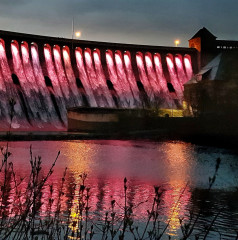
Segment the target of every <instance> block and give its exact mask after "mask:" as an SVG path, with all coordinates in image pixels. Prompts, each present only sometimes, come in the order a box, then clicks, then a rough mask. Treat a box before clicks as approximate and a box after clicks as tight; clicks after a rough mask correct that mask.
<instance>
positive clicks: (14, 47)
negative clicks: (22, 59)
mask: <svg viewBox="0 0 238 240" xmlns="http://www.w3.org/2000/svg"><path fill="white" fill-rule="evenodd" d="M12 51H13V54H14V55H16V54H17V53H18V49H17V47H16V46H15V44H12Z"/></svg>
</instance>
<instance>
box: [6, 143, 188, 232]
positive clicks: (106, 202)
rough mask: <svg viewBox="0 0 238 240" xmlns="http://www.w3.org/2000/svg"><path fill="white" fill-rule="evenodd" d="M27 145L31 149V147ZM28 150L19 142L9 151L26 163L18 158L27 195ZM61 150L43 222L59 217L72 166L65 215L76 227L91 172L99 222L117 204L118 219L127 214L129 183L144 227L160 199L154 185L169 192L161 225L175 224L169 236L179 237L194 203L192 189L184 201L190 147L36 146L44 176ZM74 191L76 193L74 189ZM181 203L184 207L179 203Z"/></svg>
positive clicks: (92, 200)
mask: <svg viewBox="0 0 238 240" xmlns="http://www.w3.org/2000/svg"><path fill="white" fill-rule="evenodd" d="M24 144H25V146H26V145H28V144H30V143H24ZM23 146H24V145H23V143H18V142H16V143H14V144H10V149H9V150H10V151H11V152H13V153H15V154H17V155H16V156H21V157H23V158H22V159H19V158H18V157H17V158H16V162H14V164H16V165H15V168H16V169H18V170H19V175H18V177H20V176H25V177H26V178H25V179H24V182H23V183H22V184H21V185H20V186H19V190H21V191H22V192H23V193H24V191H25V189H26V186H27V181H28V176H29V173H30V172H29V169H30V164H29V163H28V159H27V158H26V156H28V154H29V153H28V151H29V150H27V149H26V147H25V148H24V147H23ZM12 148H13V149H12ZM14 148H15V149H14ZM59 148H60V149H61V155H60V158H59V160H58V162H57V164H56V166H55V168H54V173H53V175H52V176H51V177H50V179H49V180H48V181H47V184H46V187H45V188H43V189H42V198H41V204H42V205H41V208H40V212H39V214H40V216H41V217H45V216H47V214H48V213H49V211H50V214H51V215H52V216H54V214H55V212H56V210H57V209H58V207H59V204H58V197H59V191H60V189H61V181H62V177H63V172H64V167H66V166H67V167H68V170H67V174H66V177H65V183H64V185H63V188H62V189H63V192H64V195H62V196H61V198H60V204H61V206H60V207H61V209H60V211H61V213H66V211H70V218H71V219H70V222H71V223H72V221H75V220H77V218H78V215H77V214H78V213H77V207H78V199H79V198H78V192H79V188H80V184H81V180H80V176H79V175H80V174H81V173H82V172H86V173H88V178H87V179H86V182H85V184H86V186H87V187H90V188H91V189H90V193H91V194H90V200H89V206H90V207H91V208H90V214H91V216H92V217H93V219H97V218H98V215H100V216H102V217H103V216H105V212H106V211H108V210H110V207H111V200H116V205H115V210H116V212H117V214H119V213H122V214H123V206H124V187H123V179H124V177H127V179H128V183H127V186H128V194H127V197H128V198H127V204H128V205H130V204H132V205H133V206H137V207H135V208H134V209H133V213H134V214H135V216H134V219H135V220H138V221H141V222H144V221H146V220H147V216H148V214H147V210H150V209H151V207H152V202H153V197H154V188H153V185H159V186H162V188H163V189H164V190H165V192H164V193H163V194H162V199H161V205H160V207H159V212H160V216H161V219H160V220H161V222H162V223H163V222H164V223H167V219H171V220H170V222H171V224H170V226H169V234H170V235H176V236H177V235H178V226H179V225H178V222H179V218H183V217H185V218H186V214H187V207H186V206H187V204H188V201H189V199H190V198H191V193H190V190H189V187H187V188H186V189H185V191H184V193H183V194H182V197H181V198H180V196H181V193H182V191H183V189H184V187H185V185H186V183H187V181H189V176H188V172H189V170H190V164H191V163H189V162H188V161H190V156H189V153H187V145H186V144H180V143H177V144H176V143H165V144H163V145H162V146H161V145H159V144H158V145H156V144H155V145H153V144H151V145H150V144H146V143H145V144H144V143H141V142H133V141H124V142H121V141H72V142H35V143H34V144H33V155H34V156H35V155H37V154H41V155H42V164H43V166H42V169H43V175H46V174H47V172H48V170H49V167H50V165H51V164H52V162H53V160H54V157H55V155H56V154H55V151H54V150H55V149H59ZM52 149H53V150H52ZM24 151H25V153H24ZM151 159H153V160H151ZM12 160H15V159H12ZM158 173H159V174H158ZM52 184H53V191H52V192H51V191H50V187H49V186H50V185H52ZM74 185H75V191H73V189H72V188H73V186H74ZM50 198H52V199H53V200H54V201H53V204H52V206H51V209H49V199H50ZM70 198H72V206H69V205H68V204H67V202H68V201H69V200H70ZM179 198H180V201H178V200H179ZM15 199H17V196H16V193H15V192H14V191H13V192H11V193H10V194H9V200H10V201H9V203H8V204H9V205H8V209H12V208H13V207H14V201H15ZM141 203H142V204H141ZM9 212H10V211H9ZM62 217H63V214H62ZM71 223H70V224H71Z"/></svg>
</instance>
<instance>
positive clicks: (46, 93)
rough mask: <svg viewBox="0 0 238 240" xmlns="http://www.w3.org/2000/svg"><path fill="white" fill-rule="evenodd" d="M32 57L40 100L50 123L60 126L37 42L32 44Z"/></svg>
mask: <svg viewBox="0 0 238 240" xmlns="http://www.w3.org/2000/svg"><path fill="white" fill-rule="evenodd" d="M31 57H32V67H33V72H34V76H35V81H36V84H37V87H38V89H39V96H40V101H41V103H42V107H43V109H42V111H45V112H46V113H47V117H48V122H49V123H51V124H52V123H53V124H54V125H55V127H60V125H61V124H60V122H59V117H58V116H57V113H56V110H55V107H54V105H53V103H52V99H51V97H50V94H52V95H53V94H54V93H53V90H52V89H50V90H48V89H47V86H46V84H45V78H44V75H43V72H42V68H41V65H40V60H39V53H38V48H37V45H36V44H35V43H32V44H31Z"/></svg>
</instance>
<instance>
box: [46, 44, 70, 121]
mask: <svg viewBox="0 0 238 240" xmlns="http://www.w3.org/2000/svg"><path fill="white" fill-rule="evenodd" d="M44 55H45V62H46V67H47V71H48V76H49V78H50V80H51V83H52V87H53V89H52V93H51V94H52V97H54V99H55V102H56V104H57V108H58V112H59V113H58V115H60V116H59V117H60V118H61V119H62V121H63V123H64V124H66V123H67V113H66V104H67V99H65V98H64V97H63V94H62V91H61V88H60V84H59V81H58V77H57V74H56V72H55V66H54V63H53V60H52V55H51V48H50V46H49V45H47V44H46V45H45V46H44ZM56 104H55V105H56Z"/></svg>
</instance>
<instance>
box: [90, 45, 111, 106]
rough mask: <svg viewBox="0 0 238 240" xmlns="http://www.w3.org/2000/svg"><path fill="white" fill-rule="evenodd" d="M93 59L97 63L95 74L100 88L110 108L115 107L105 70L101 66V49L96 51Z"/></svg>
mask: <svg viewBox="0 0 238 240" xmlns="http://www.w3.org/2000/svg"><path fill="white" fill-rule="evenodd" d="M93 59H94V63H95V72H96V75H97V79H96V81H97V82H98V83H99V86H100V88H101V91H102V93H103V94H105V97H106V100H107V102H108V105H109V107H115V104H114V102H113V99H112V96H111V94H110V92H109V89H108V87H107V83H106V78H105V75H104V72H103V68H102V64H101V58H100V51H99V49H95V50H94V52H93Z"/></svg>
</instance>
